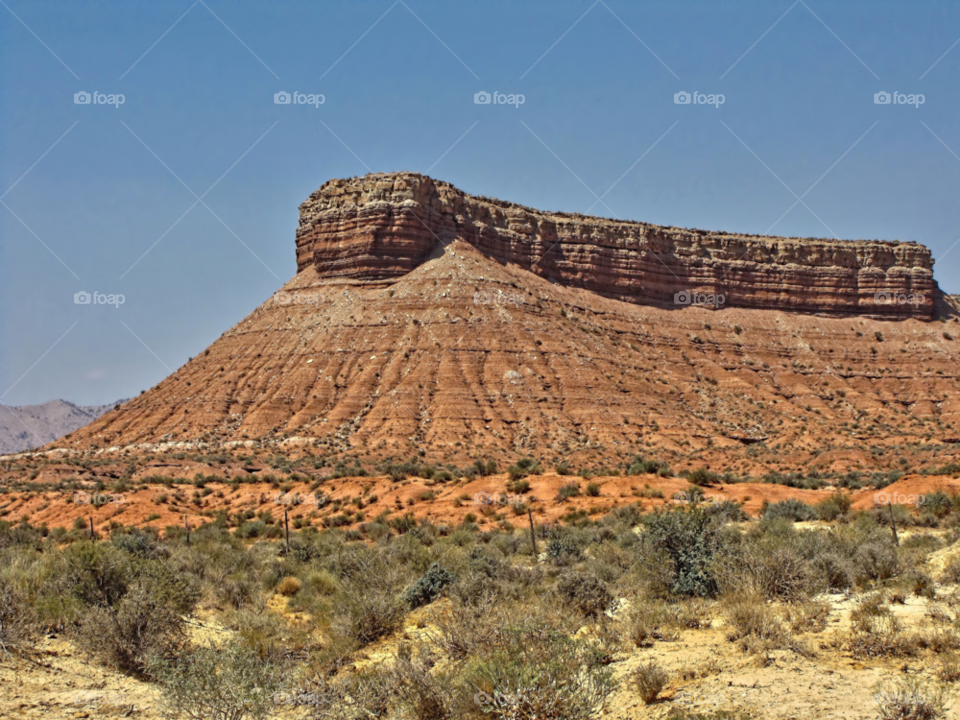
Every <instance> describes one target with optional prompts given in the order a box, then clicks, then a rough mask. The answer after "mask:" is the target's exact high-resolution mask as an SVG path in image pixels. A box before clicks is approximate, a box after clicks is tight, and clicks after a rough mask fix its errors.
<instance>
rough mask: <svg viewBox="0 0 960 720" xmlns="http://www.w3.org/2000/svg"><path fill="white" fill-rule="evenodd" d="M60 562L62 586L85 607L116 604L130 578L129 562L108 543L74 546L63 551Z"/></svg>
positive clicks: (79, 543) (87, 542) (88, 543)
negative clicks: (62, 577)
mask: <svg viewBox="0 0 960 720" xmlns="http://www.w3.org/2000/svg"><path fill="white" fill-rule="evenodd" d="M62 561H63V564H64V581H65V585H66V586H67V587H68V588H69V589H70V592H71V593H72V594H73V595H74V597H76V598H78V599H79V600H80V601H82V602H83V603H85V604H87V605H95V606H98V607H110V606H112V605H114V604H116V602H117V601H118V600H119V599H120V598H121V597H123V595H124V594H125V593H126V592H127V589H128V587H129V586H130V583H131V582H132V579H133V562H132V560H131V559H130V558H129V556H127V555H125V554H124V553H123V552H122V551H121V550H119V549H118V548H117V547H116V546H114V545H112V544H109V543H97V542H93V541H81V542H77V543H74V544H72V545H71V546H70V547H68V548H67V549H66V550H65V551H64V553H63V558H62Z"/></svg>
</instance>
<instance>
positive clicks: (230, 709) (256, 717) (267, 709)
mask: <svg viewBox="0 0 960 720" xmlns="http://www.w3.org/2000/svg"><path fill="white" fill-rule="evenodd" d="M149 671H150V674H151V675H152V676H154V677H156V678H157V679H158V681H159V683H160V688H161V690H162V692H163V705H162V712H163V714H164V716H165V717H168V718H190V719H191V720H260V719H262V718H266V717H268V716H270V714H271V713H272V711H273V709H274V706H275V698H276V696H277V693H278V692H279V691H280V689H281V687H282V683H281V673H280V668H278V667H277V666H276V665H273V664H271V663H267V662H264V661H263V660H262V659H261V658H260V656H259V655H258V654H257V653H256V652H255V651H254V650H253V649H252V648H250V647H248V646H246V645H244V644H243V643H242V642H237V641H233V642H229V643H227V644H226V645H225V646H223V647H201V648H197V649H195V650H193V651H192V652H189V653H186V654H183V655H181V656H179V657H178V658H177V660H176V661H175V662H172V661H169V660H162V659H153V660H152V661H151V663H150V665H149Z"/></svg>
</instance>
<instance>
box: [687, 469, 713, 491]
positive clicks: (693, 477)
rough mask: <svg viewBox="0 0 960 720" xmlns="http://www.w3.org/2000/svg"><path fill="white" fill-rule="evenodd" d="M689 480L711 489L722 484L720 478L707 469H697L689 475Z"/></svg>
mask: <svg viewBox="0 0 960 720" xmlns="http://www.w3.org/2000/svg"><path fill="white" fill-rule="evenodd" d="M687 479H688V480H689V481H690V482H692V483H693V484H694V485H700V486H701V487H709V486H711V485H716V484H717V483H718V482H720V476H719V475H717V473H715V472H713V471H712V470H708V469H707V468H697V469H696V470H694V471H692V472H691V473H689V474H688V475H687Z"/></svg>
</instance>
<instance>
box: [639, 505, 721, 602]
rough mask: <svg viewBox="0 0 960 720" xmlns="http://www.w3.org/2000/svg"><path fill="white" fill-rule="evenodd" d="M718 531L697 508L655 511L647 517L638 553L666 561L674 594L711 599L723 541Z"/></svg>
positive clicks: (717, 526) (716, 526)
mask: <svg viewBox="0 0 960 720" xmlns="http://www.w3.org/2000/svg"><path fill="white" fill-rule="evenodd" d="M720 529H721V528H720V523H719V522H718V521H717V520H716V519H715V518H712V517H711V516H710V515H708V514H707V513H706V512H704V511H703V510H702V509H701V508H699V507H682V508H676V509H673V510H668V511H658V512H655V513H653V514H652V515H650V516H648V518H647V530H646V532H644V533H643V536H642V539H641V553H642V554H643V555H644V556H647V557H655V556H656V555H662V556H663V557H664V559H666V561H667V564H668V567H669V572H670V575H671V579H670V592H672V593H673V594H675V595H696V596H700V597H712V596H714V595H715V594H716V592H717V578H716V575H715V570H714V568H713V567H712V565H713V562H714V560H715V559H716V557H717V555H718V553H719V551H720V549H721V545H722V542H723V541H722V538H721V533H720ZM647 557H645V558H644V561H646V560H647Z"/></svg>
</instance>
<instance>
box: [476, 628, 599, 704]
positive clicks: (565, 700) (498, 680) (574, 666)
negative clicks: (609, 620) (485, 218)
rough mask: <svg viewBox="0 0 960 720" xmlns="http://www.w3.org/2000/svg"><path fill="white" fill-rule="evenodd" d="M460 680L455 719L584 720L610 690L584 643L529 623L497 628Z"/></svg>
mask: <svg viewBox="0 0 960 720" xmlns="http://www.w3.org/2000/svg"><path fill="white" fill-rule="evenodd" d="M460 677H461V679H460V683H461V687H464V688H465V689H467V692H466V693H464V695H465V697H464V700H466V702H465V703H464V704H463V705H461V708H460V711H461V716H464V717H477V718H479V717H486V718H491V717H492V718H499V719H502V720H508V719H510V720H513V719H517V720H523V719H525V720H535V719H536V718H569V719H571V720H586V718H589V717H592V716H593V714H594V713H595V712H596V711H597V710H598V709H599V708H600V707H602V706H603V704H604V702H605V700H606V698H607V696H608V695H609V694H610V693H611V692H612V691H613V690H614V688H615V685H614V683H613V680H612V678H611V673H610V671H609V670H608V669H607V668H606V667H605V666H604V665H603V664H602V658H601V657H599V656H598V654H597V653H596V652H595V651H594V650H593V648H591V647H590V645H588V644H587V643H584V642H582V641H580V640H575V639H572V638H569V637H565V636H563V635H560V634H557V633H555V632H550V631H548V630H547V629H546V628H544V627H542V626H541V625H539V624H537V623H532V622H521V623H518V624H515V625H513V626H512V627H510V628H509V629H508V628H505V627H501V628H499V629H498V632H496V633H495V634H494V635H493V637H492V638H491V639H490V641H489V643H488V644H487V646H486V647H485V648H483V650H482V651H481V652H479V653H478V654H477V655H476V656H474V657H473V658H471V659H470V660H468V661H467V662H466V663H464V666H463V669H462V670H461V675H460Z"/></svg>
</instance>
